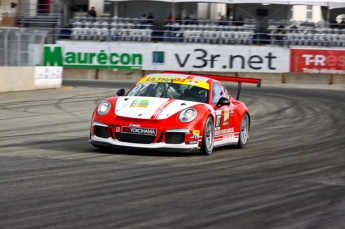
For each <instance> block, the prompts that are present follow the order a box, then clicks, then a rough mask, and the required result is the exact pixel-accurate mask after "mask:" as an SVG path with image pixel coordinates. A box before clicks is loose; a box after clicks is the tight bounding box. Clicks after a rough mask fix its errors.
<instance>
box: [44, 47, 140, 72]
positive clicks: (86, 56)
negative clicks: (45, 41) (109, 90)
mask: <svg viewBox="0 0 345 229" xmlns="http://www.w3.org/2000/svg"><path fill="white" fill-rule="evenodd" d="M63 47H64V49H63ZM67 48H68V49H69V50H66V49H67ZM72 50H73V51H72ZM106 50H107V51H106ZM43 65H44V66H61V67H70V68H103V69H104V68H108V69H109V68H110V69H142V65H143V55H142V54H140V53H126V52H124V53H115V52H109V51H108V49H107V47H104V46H103V49H102V48H100V49H99V50H97V51H96V52H85V50H84V49H82V48H76V47H75V45H73V46H71V45H70V46H68V45H65V46H58V45H46V46H45V47H44V49H43Z"/></svg>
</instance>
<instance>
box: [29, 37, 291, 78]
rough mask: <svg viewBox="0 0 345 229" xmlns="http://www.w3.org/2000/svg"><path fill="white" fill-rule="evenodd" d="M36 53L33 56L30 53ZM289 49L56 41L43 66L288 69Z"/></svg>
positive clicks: (230, 69)
mask: <svg viewBox="0 0 345 229" xmlns="http://www.w3.org/2000/svg"><path fill="white" fill-rule="evenodd" d="M33 56H35V55H33ZM289 61H290V58H289V49H287V48H283V47H258V46H246V45H236V46H234V45H210V44H184V43H180V44H176V43H174V44H172V43H170V44H167V43H130V42H118V43H115V42H111V43H106V42H104V43H95V42H74V41H58V43H57V45H46V46H45V47H44V49H43V59H42V60H41V61H40V64H42V65H43V66H63V67H70V68H100V69H128V70H130V69H139V70H140V69H142V70H170V71H207V72H267V73H282V72H288V71H289V66H290V63H289Z"/></svg>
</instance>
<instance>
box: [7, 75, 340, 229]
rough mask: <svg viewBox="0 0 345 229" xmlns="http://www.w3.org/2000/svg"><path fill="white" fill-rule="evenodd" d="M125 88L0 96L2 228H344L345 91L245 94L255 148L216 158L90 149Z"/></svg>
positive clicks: (76, 84)
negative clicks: (102, 114)
mask: <svg viewBox="0 0 345 229" xmlns="http://www.w3.org/2000/svg"><path fill="white" fill-rule="evenodd" d="M121 87H125V88H128V87H129V84H128V83H120V82H97V83H95V81H67V82H66V81H65V82H64V87H63V88H61V89H52V90H39V91H27V92H12V93H2V94H0V98H1V99H0V228H1V229H5V228H10V229H17V228H34V229H38V228H62V229H66V228H83V229H84V228H90V229H91V228H92V229H94V228H128V229H136V228H150V229H153V228H174V229H176V228H195V229H200V228H258V229H271V228H272V229H276V228H283V229H287V228H291V229H299V228H303V229H318V228H326V229H333V228H339V229H343V228H345V87H336V86H319V87H313V88H312V89H308V88H306V87H305V86H302V87H301V86H300V87H297V88H295V86H286V85H277V86H268V85H263V87H262V88H260V89H258V88H256V87H255V86H253V85H249V86H245V87H244V90H243V92H242V94H241V100H242V101H244V102H245V103H246V104H247V106H248V107H249V109H250V111H251V114H252V129H251V130H252V131H251V136H250V139H249V142H248V145H246V147H245V148H244V149H241V150H239V149H235V148H231V147H224V148H221V149H217V150H215V151H214V152H213V153H212V154H211V155H210V156H201V155H197V154H191V155H187V154H174V153H169V154H167V153H153V152H149V151H133V150H123V151H106V152H104V151H100V150H97V149H95V148H93V147H92V146H91V145H89V144H88V136H89V122H90V118H91V113H92V110H93V109H94V107H95V105H96V104H97V103H98V102H99V101H101V100H102V99H104V98H106V97H108V96H112V95H115V92H116V89H117V88H121ZM321 88H323V89H321ZM229 90H230V92H232V94H235V92H236V91H235V90H234V87H230V88H229Z"/></svg>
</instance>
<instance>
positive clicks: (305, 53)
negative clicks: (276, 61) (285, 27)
mask: <svg viewBox="0 0 345 229" xmlns="http://www.w3.org/2000/svg"><path fill="white" fill-rule="evenodd" d="M290 72H299V73H321V74H345V50H335V49H333V50H332V49H291V53H290Z"/></svg>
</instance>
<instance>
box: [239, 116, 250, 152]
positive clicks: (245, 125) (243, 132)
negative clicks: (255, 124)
mask: <svg viewBox="0 0 345 229" xmlns="http://www.w3.org/2000/svg"><path fill="white" fill-rule="evenodd" d="M248 138H249V115H248V114H247V113H245V114H244V115H243V117H242V122H241V127H240V136H239V138H238V143H237V148H240V149H242V148H243V147H244V145H245V144H246V143H247V141H248Z"/></svg>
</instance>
